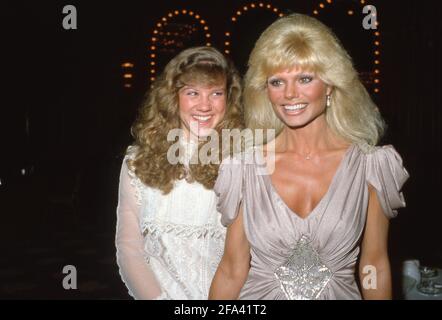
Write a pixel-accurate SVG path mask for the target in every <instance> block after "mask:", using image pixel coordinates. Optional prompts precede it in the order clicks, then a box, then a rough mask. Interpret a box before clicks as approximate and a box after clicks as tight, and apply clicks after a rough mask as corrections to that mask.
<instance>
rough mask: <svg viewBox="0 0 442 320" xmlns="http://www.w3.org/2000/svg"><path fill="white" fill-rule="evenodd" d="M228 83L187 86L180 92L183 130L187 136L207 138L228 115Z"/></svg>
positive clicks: (179, 101)
mask: <svg viewBox="0 0 442 320" xmlns="http://www.w3.org/2000/svg"><path fill="white" fill-rule="evenodd" d="M226 95H227V93H226V83H225V81H224V82H222V83H221V84H219V85H213V86H205V85H200V84H192V85H186V86H184V87H183V88H181V89H180V90H179V92H178V104H179V111H180V112H179V114H180V119H181V128H182V129H184V131H185V133H186V135H189V133H191V135H193V136H196V137H205V136H208V135H209V134H210V129H214V128H215V127H216V126H217V125H218V123H220V122H221V120H222V119H223V118H224V114H225V113H226V102H227V98H226Z"/></svg>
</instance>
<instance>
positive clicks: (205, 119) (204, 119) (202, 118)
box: [193, 116, 212, 121]
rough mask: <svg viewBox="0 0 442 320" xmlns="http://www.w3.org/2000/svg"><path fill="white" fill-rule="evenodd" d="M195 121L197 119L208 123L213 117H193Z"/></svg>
mask: <svg viewBox="0 0 442 320" xmlns="http://www.w3.org/2000/svg"><path fill="white" fill-rule="evenodd" d="M193 117H194V118H195V119H197V120H199V121H207V120H209V119H210V118H212V116H206V117H203V116H193Z"/></svg>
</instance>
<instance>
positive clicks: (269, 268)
mask: <svg viewBox="0 0 442 320" xmlns="http://www.w3.org/2000/svg"><path fill="white" fill-rule="evenodd" d="M243 99H244V107H245V119H246V127H249V128H252V129H257V128H261V129H275V130H276V133H277V135H276V138H275V139H274V140H273V141H272V143H274V164H273V165H274V170H273V171H272V170H270V169H269V168H270V167H271V166H270V163H269V161H268V159H269V158H270V157H269V152H270V149H268V148H267V147H268V146H269V143H268V144H267V145H264V146H263V150H264V153H263V154H261V153H260V152H255V154H254V156H255V158H254V160H255V163H245V162H244V161H243V160H242V161H241V162H240V163H239V164H238V163H237V164H235V161H228V162H226V161H225V162H223V163H222V164H221V167H220V173H219V177H218V180H217V182H216V185H215V192H216V193H218V195H219V211H220V212H221V213H222V223H223V224H224V225H226V226H228V230H227V236H226V246H225V251H224V256H223V258H222V260H221V263H220V265H219V267H218V270H217V272H216V275H215V277H214V280H213V283H212V287H211V291H210V298H212V299H237V298H238V297H239V298H241V299H293V300H295V299H361V298H364V299H390V298H391V291H392V289H391V274H390V264H389V257H388V252H387V238H388V224H389V219H390V218H393V217H395V216H396V214H397V208H399V207H403V206H405V201H404V198H403V196H402V193H401V192H400V189H401V187H402V185H403V183H404V182H405V180H406V179H407V178H408V174H407V172H406V170H405V169H404V168H403V166H402V160H401V158H400V156H399V155H398V153H397V152H396V151H395V149H394V148H393V147H392V146H383V147H377V146H376V144H377V143H378V141H379V138H380V137H381V135H382V132H383V129H384V122H383V120H382V118H381V116H380V114H379V112H378V109H377V107H376V106H375V105H374V103H373V102H372V100H371V99H370V96H369V94H368V93H367V91H366V90H365V88H364V87H363V85H362V84H361V82H360V80H359V79H358V75H357V73H356V71H355V69H354V68H353V65H352V61H351V58H350V57H349V56H348V54H347V52H346V51H345V50H344V49H343V47H342V45H341V44H340V42H339V41H338V40H337V38H336V36H335V35H334V34H333V32H332V31H331V30H330V29H328V28H327V27H326V26H324V25H323V24H322V23H321V22H319V21H318V20H316V19H314V18H311V17H309V16H305V15H300V14H293V15H290V16H287V17H284V18H281V19H279V20H277V21H276V22H274V23H273V24H272V25H271V26H269V27H268V28H267V29H266V30H265V31H264V33H263V34H262V35H261V36H260V38H259V40H258V41H257V43H256V45H255V47H254V49H253V51H252V53H251V56H250V59H249V68H248V71H247V74H246V77H245V83H244V97H243ZM259 157H262V158H261V159H259ZM230 160H231V159H230ZM258 160H259V161H258ZM258 163H264V164H265V165H264V169H265V173H266V174H260V170H259V169H260V167H259V166H258ZM358 262H359V270H356V266H357V263H358ZM358 271H359V272H358ZM357 273H358V275H359V277H358V276H357ZM357 278H359V282H358V281H357Z"/></svg>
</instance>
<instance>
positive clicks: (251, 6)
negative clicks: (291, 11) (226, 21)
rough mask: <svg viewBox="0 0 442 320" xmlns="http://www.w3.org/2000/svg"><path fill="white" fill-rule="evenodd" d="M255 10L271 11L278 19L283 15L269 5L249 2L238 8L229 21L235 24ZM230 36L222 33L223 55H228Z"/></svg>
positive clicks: (227, 32) (228, 33)
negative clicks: (223, 38)
mask: <svg viewBox="0 0 442 320" xmlns="http://www.w3.org/2000/svg"><path fill="white" fill-rule="evenodd" d="M256 9H261V10H262V9H264V10H268V11H271V12H273V13H275V14H277V15H278V16H279V17H282V16H284V14H283V13H282V12H281V11H280V10H279V9H278V8H277V7H275V6H273V5H271V4H270V3H264V2H258V3H256V2H251V3H249V4H246V5H244V6H242V7H241V8H238V9H237V10H236V12H235V13H234V14H233V15H232V17H231V18H230V21H231V22H232V23H233V24H234V23H237V22H238V20H239V19H240V17H241V16H243V15H244V14H246V13H248V12H250V11H253V10H256ZM231 29H232V28H231ZM231 35H232V32H231V31H226V32H225V33H224V36H225V40H224V53H225V54H230V45H231V40H230V37H231Z"/></svg>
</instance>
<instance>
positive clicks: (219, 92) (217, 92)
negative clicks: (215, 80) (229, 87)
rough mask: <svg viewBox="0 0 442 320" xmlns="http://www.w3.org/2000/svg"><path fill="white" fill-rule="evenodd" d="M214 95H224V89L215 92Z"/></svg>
mask: <svg viewBox="0 0 442 320" xmlns="http://www.w3.org/2000/svg"><path fill="white" fill-rule="evenodd" d="M213 95H214V96H222V95H224V92H223V91H216V92H214V93H213Z"/></svg>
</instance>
